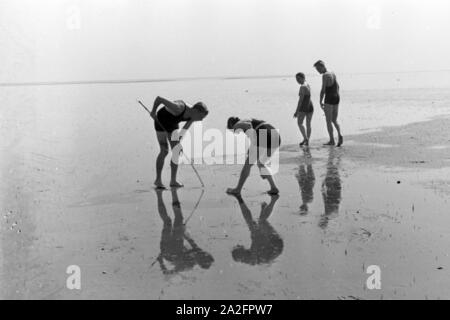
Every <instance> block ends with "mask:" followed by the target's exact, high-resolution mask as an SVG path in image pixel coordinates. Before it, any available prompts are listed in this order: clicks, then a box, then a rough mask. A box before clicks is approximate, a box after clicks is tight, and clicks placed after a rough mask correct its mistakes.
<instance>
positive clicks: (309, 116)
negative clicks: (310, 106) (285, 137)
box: [306, 112, 313, 142]
mask: <svg viewBox="0 0 450 320" xmlns="http://www.w3.org/2000/svg"><path fill="white" fill-rule="evenodd" d="M312 116H313V113H312V112H310V113H308V114H307V115H306V132H307V134H306V135H307V137H308V142H309V139H311V132H312V129H311V121H312Z"/></svg>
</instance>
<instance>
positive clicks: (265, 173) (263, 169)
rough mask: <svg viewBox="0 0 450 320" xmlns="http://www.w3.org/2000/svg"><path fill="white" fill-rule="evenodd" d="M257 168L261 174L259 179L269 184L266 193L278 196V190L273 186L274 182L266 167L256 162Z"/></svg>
mask: <svg viewBox="0 0 450 320" xmlns="http://www.w3.org/2000/svg"><path fill="white" fill-rule="evenodd" d="M258 168H259V170H260V172H261V177H262V178H263V179H264V180H267V181H268V182H269V184H270V190H269V191H268V192H267V193H268V194H271V195H276V194H279V193H280V190H278V188H277V186H276V185H275V181H274V180H273V177H272V175H271V174H270V172H269V169H267V167H266V166H265V164H264V163H262V162H260V161H258Z"/></svg>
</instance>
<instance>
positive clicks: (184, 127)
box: [178, 120, 194, 143]
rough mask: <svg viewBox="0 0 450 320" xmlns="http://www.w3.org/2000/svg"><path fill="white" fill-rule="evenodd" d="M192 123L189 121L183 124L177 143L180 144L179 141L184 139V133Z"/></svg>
mask: <svg viewBox="0 0 450 320" xmlns="http://www.w3.org/2000/svg"><path fill="white" fill-rule="evenodd" d="M192 123H194V121H192V120H189V121H187V122H186V123H185V124H184V126H183V128H181V130H180V132H179V135H178V143H180V142H181V140H182V139H183V137H184V133H185V132H186V131H188V130H189V128H190V127H191V126H192Z"/></svg>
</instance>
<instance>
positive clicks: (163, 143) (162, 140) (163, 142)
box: [155, 131, 169, 188]
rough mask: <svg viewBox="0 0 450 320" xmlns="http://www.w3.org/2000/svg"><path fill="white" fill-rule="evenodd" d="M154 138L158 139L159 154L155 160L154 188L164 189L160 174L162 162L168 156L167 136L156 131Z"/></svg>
mask: <svg viewBox="0 0 450 320" xmlns="http://www.w3.org/2000/svg"><path fill="white" fill-rule="evenodd" d="M156 137H157V138H158V143H159V148H160V150H159V154H158V157H157V158H156V180H155V186H156V187H157V188H164V184H163V183H162V179H161V174H162V170H163V167H164V160H165V159H166V157H167V155H168V154H169V145H168V143H167V140H168V136H167V133H166V132H162V131H157V132H156Z"/></svg>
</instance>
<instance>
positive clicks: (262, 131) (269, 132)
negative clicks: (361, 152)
mask: <svg viewBox="0 0 450 320" xmlns="http://www.w3.org/2000/svg"><path fill="white" fill-rule="evenodd" d="M314 67H315V68H316V70H317V71H318V72H319V73H320V74H322V83H323V84H322V90H321V92H320V106H321V108H322V109H323V111H324V113H325V117H326V121H327V129H328V133H329V136H330V140H329V142H328V143H326V144H325V145H326V146H335V145H336V142H335V139H334V132H333V126H334V127H335V128H336V130H337V133H338V143H337V146H341V145H342V144H343V141H344V139H343V137H342V134H341V129H340V126H339V124H338V122H337V118H338V112H339V103H340V94H339V83H338V81H337V78H336V75H335V74H334V73H333V72H330V71H328V70H327V68H326V67H325V63H324V62H323V61H321V60H319V61H317V62H316V63H315V64H314ZM296 79H297V82H298V83H299V84H300V92H299V96H300V98H299V102H298V105H297V110H296V112H295V114H294V117H295V118H297V119H298V125H299V128H300V132H301V133H302V135H303V142H302V143H300V146H308V145H309V141H310V138H311V120H312V116H313V113H314V106H313V102H312V99H311V88H310V86H309V84H307V82H306V76H305V74H304V73H298V74H297V75H296ZM160 106H162V108H159V107H160ZM158 108H159V110H158ZM208 113H209V111H208V108H207V107H206V105H205V104H204V103H203V102H198V103H196V104H194V105H193V106H190V105H188V104H186V103H185V102H184V101H181V100H177V101H170V100H168V99H165V98H162V97H157V98H156V99H155V101H154V104H153V108H152V110H151V112H150V115H151V117H152V118H153V119H154V124H155V130H156V136H157V139H158V143H159V146H160V152H159V154H158V157H157V159H156V180H155V186H156V188H159V189H164V188H165V186H164V184H163V182H162V178H161V174H162V169H163V166H164V160H165V158H166V157H167V155H168V154H169V145H170V148H171V149H172V153H173V154H172V161H171V163H170V166H171V179H170V187H171V188H180V187H183V185H182V184H181V183H179V182H178V181H177V170H178V162H179V156H180V152H181V148H180V142H181V140H182V134H183V133H184V132H186V131H187V130H188V129H189V128H190V126H191V125H192V124H193V122H196V121H202V120H203V119H204V118H205V117H206V116H207V115H208ZM305 119H306V129H305V127H304V125H303V123H304V122H305ZM181 122H185V125H184V126H183V128H182V130H181V131H178V129H179V124H180V123H181ZM227 129H229V130H231V131H233V132H234V133H240V132H244V133H245V134H246V135H247V136H248V137H249V139H250V148H249V150H248V154H247V158H246V161H245V164H244V166H243V168H242V171H241V174H240V177H239V181H238V184H237V186H236V187H235V188H229V189H227V193H229V194H233V195H239V194H241V191H242V188H243V186H244V184H245V181H246V180H247V178H248V177H249V175H250V171H251V167H252V166H253V165H255V164H256V165H257V166H258V168H259V169H260V173H261V177H262V178H263V179H264V180H267V181H268V182H269V185H270V190H269V191H268V193H269V194H270V195H276V194H278V193H279V190H278V188H277V187H276V185H275V182H274V179H273V175H272V173H271V171H270V169H269V168H268V166H267V163H268V161H270V158H271V156H272V155H273V153H274V152H276V151H277V149H278V148H279V147H280V144H281V138H280V135H279V132H278V130H276V128H275V127H274V126H273V125H271V124H269V123H267V122H266V121H263V120H257V119H240V118H238V117H230V118H229V119H228V121H227Z"/></svg>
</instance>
